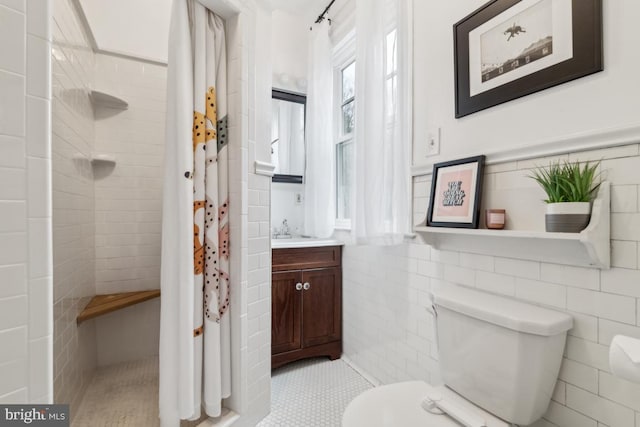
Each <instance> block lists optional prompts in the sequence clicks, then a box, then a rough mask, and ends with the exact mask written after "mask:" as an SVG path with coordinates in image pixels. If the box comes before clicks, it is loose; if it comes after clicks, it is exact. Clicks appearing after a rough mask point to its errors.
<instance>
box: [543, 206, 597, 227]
mask: <svg viewBox="0 0 640 427" xmlns="http://www.w3.org/2000/svg"><path fill="white" fill-rule="evenodd" d="M590 218H591V203H589V202H567V203H549V204H547V214H546V215H545V228H546V230H547V231H554V232H561V233H579V232H581V231H582V230H584V229H585V227H586V226H587V225H589V219H590Z"/></svg>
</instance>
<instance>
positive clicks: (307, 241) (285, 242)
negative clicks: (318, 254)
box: [271, 237, 344, 249]
mask: <svg viewBox="0 0 640 427" xmlns="http://www.w3.org/2000/svg"><path fill="white" fill-rule="evenodd" d="M343 245H344V242H342V241H341V240H336V239H316V238H313V237H293V238H290V239H271V248H272V249H282V248H317V247H320V246H343Z"/></svg>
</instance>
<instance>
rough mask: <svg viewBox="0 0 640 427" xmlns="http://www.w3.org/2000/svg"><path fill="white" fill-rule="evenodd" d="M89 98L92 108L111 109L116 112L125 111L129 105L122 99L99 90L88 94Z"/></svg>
mask: <svg viewBox="0 0 640 427" xmlns="http://www.w3.org/2000/svg"><path fill="white" fill-rule="evenodd" d="M89 98H90V99H91V103H92V104H93V106H94V107H104V108H113V109H116V110H127V109H128V108H129V103H128V102H127V101H125V100H124V99H121V98H118V97H117V96H113V95H109V94H108V93H105V92H101V91H99V90H92V91H91V92H89Z"/></svg>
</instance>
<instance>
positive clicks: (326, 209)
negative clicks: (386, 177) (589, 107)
mask: <svg viewBox="0 0 640 427" xmlns="http://www.w3.org/2000/svg"><path fill="white" fill-rule="evenodd" d="M331 49H332V47H331V40H330V39H329V23H328V22H327V21H324V22H322V23H320V24H318V25H314V26H313V31H310V39H309V77H308V81H309V88H308V92H307V112H306V127H305V132H306V138H307V141H306V153H307V154H306V156H307V162H306V163H307V167H306V173H305V212H304V229H305V234H307V235H309V236H314V237H330V236H331V235H332V234H333V229H334V226H335V218H336V208H335V161H334V147H335V145H334V142H333V67H332V64H331Z"/></svg>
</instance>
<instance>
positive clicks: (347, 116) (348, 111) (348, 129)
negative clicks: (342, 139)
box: [342, 100, 356, 135]
mask: <svg viewBox="0 0 640 427" xmlns="http://www.w3.org/2000/svg"><path fill="white" fill-rule="evenodd" d="M355 113H356V112H355V101H353V100H352V101H349V102H348V103H347V104H345V105H343V106H342V134H343V135H349V134H350V133H352V132H353V129H354V128H355V124H356V115H355Z"/></svg>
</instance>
